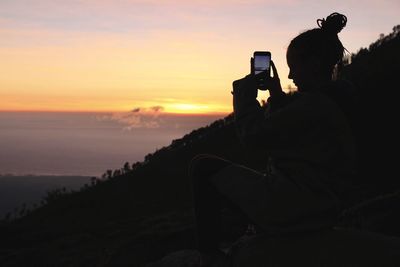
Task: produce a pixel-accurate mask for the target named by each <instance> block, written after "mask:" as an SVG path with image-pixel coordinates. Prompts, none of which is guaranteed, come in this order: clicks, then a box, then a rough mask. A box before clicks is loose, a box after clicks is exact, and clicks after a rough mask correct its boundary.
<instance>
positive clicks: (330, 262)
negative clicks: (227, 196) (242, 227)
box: [232, 228, 400, 267]
mask: <svg viewBox="0 0 400 267" xmlns="http://www.w3.org/2000/svg"><path fill="white" fill-rule="evenodd" d="M232 262H233V267H239V266H246V267H252V266H256V267H259V266H274V267H280V266H309V267H312V266H324V267H329V266H400V239H399V238H396V237H391V236H386V235H382V234H378V233H372V232H367V231H362V230H356V229H345V228H334V229H333V230H330V231H326V232H318V233H313V234H297V235H291V236H286V237H282V236H281V237H265V236H262V235H259V236H254V237H252V238H249V239H247V240H246V241H244V242H239V243H238V244H237V245H236V246H235V247H234V248H233V250H232Z"/></svg>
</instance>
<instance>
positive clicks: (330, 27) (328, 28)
mask: <svg viewBox="0 0 400 267" xmlns="http://www.w3.org/2000/svg"><path fill="white" fill-rule="evenodd" d="M346 23H347V17H346V16H345V15H342V14H339V13H336V12H335V13H332V14H330V15H329V16H328V17H327V18H326V19H318V20H317V24H318V26H319V27H320V28H321V29H322V30H323V31H325V32H326V33H330V34H338V33H339V32H340V31H341V30H342V29H343V28H344V27H345V26H346Z"/></svg>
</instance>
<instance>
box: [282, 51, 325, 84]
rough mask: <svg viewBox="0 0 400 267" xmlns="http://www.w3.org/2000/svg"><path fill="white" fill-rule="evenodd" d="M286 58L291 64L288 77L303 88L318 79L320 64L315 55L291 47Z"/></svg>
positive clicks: (289, 64)
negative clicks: (302, 52)
mask: <svg viewBox="0 0 400 267" xmlns="http://www.w3.org/2000/svg"><path fill="white" fill-rule="evenodd" d="M286 60H287V64H288V66H289V75H288V78H289V79H291V80H293V83H294V84H295V85H296V86H297V87H298V88H299V89H302V88H304V87H307V86H311V85H312V84H313V82H314V81H315V80H318V77H317V76H318V72H319V68H320V64H318V62H319V61H318V60H317V59H316V58H315V57H313V56H308V55H305V54H301V53H299V52H298V51H296V50H295V49H293V48H292V49H291V48H289V49H288V50H287V53H286Z"/></svg>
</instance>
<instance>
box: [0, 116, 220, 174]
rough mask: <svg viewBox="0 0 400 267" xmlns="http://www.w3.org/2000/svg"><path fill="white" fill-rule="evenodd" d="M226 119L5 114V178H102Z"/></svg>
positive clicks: (1, 162) (1, 157)
mask: <svg viewBox="0 0 400 267" xmlns="http://www.w3.org/2000/svg"><path fill="white" fill-rule="evenodd" d="M222 117H224V116H223V115H220V116H198V115H197V116H195V115H192V116H190V115H182V116H176V115H175V116H172V115H169V116H167V115H162V114H161V115H160V114H158V113H157V111H156V112H155V113H153V114H150V115H146V114H141V113H140V112H139V111H138V110H136V111H132V112H126V113H114V114H111V113H58V112H57V113H51V112H0V174H14V175H27V174H34V175H86V176H100V175H101V174H102V173H104V171H105V170H107V169H116V168H121V167H122V165H123V164H124V163H125V162H126V161H128V162H130V163H133V162H136V161H142V160H143V159H144V156H145V155H146V154H148V153H150V152H154V151H155V150H156V149H157V148H162V147H163V146H167V145H169V144H171V141H172V140H173V139H177V138H181V137H182V136H183V135H185V134H187V133H189V132H191V131H192V130H194V129H197V128H199V127H203V126H206V125H208V124H210V123H212V122H213V121H215V120H216V119H219V118H222Z"/></svg>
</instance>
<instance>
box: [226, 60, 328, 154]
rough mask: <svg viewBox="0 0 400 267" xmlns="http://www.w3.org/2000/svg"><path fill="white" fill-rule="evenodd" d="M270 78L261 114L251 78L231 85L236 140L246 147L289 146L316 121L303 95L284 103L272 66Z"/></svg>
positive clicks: (312, 108) (310, 103)
mask: <svg viewBox="0 0 400 267" xmlns="http://www.w3.org/2000/svg"><path fill="white" fill-rule="evenodd" d="M273 70H274V77H272V78H271V80H269V81H268V83H267V84H266V88H268V90H269V91H270V97H269V98H268V102H267V105H268V106H269V112H267V113H265V112H264V110H263V109H262V108H261V106H260V104H259V103H258V101H257V99H256V97H257V84H256V80H255V78H254V76H252V75H247V76H246V77H245V78H243V79H240V80H237V81H235V82H234V83H233V108H234V116H235V124H236V130H237V134H238V137H239V138H240V139H241V141H242V142H243V143H244V144H245V145H246V146H248V147H260V148H263V149H267V150H270V151H271V150H275V149H285V147H287V148H289V147H292V146H293V144H294V143H295V142H296V139H297V138H298V136H299V135H301V134H303V132H305V131H307V129H308V128H309V127H310V124H313V123H315V122H317V121H318V120H319V119H318V117H319V116H320V115H321V114H318V111H317V110H315V103H314V102H315V101H313V99H312V97H310V96H304V97H300V98H297V99H296V100H294V101H290V103H287V102H288V99H287V98H288V96H287V95H285V93H284V92H283V91H282V89H281V87H280V81H279V77H278V76H277V74H276V73H277V72H276V69H275V67H273Z"/></svg>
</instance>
